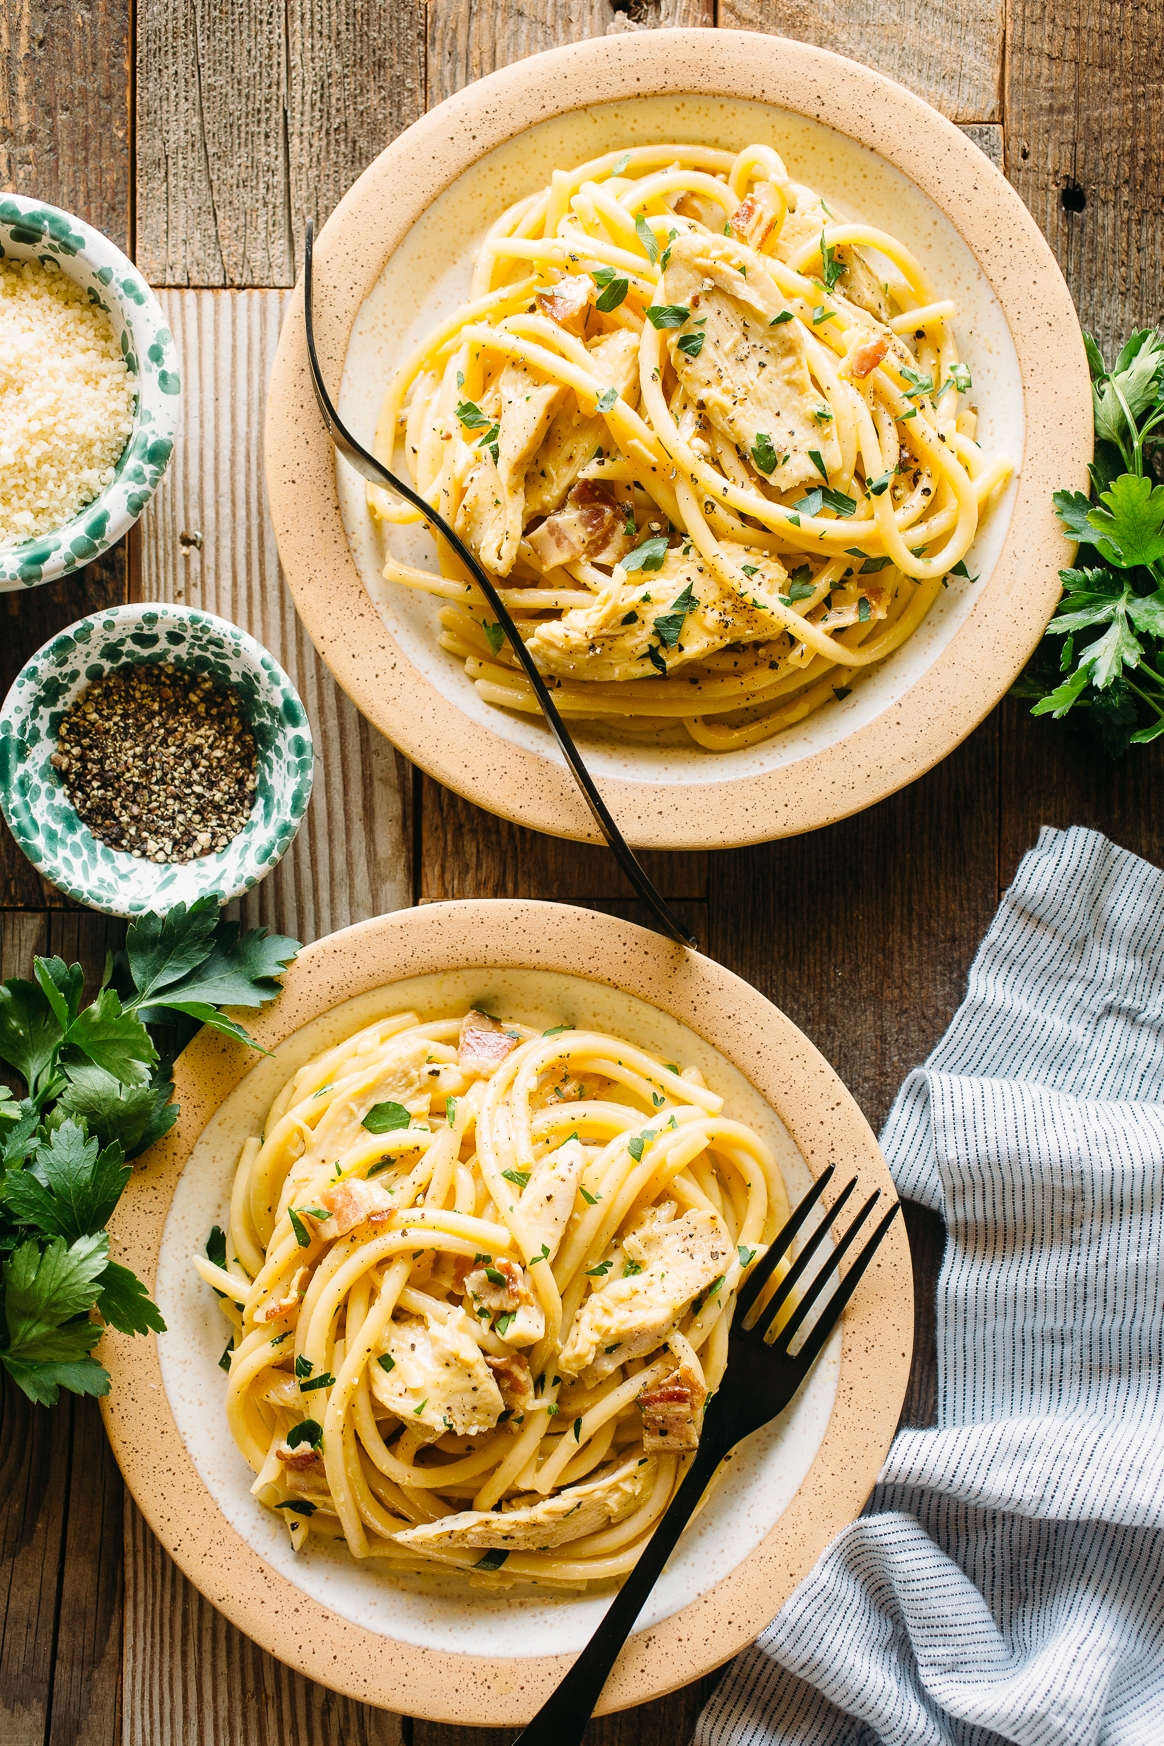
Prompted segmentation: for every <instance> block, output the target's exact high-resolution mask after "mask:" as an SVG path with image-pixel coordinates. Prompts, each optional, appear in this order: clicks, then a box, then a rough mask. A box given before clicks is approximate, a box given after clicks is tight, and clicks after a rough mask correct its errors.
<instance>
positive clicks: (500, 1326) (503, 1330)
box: [493, 1310, 517, 1340]
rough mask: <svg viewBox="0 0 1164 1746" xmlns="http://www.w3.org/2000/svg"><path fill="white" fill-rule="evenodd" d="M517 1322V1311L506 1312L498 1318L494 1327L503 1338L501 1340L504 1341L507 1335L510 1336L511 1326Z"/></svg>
mask: <svg viewBox="0 0 1164 1746" xmlns="http://www.w3.org/2000/svg"><path fill="white" fill-rule="evenodd" d="M516 1320H517V1311H516V1310H506V1311H505V1313H504V1314H503V1315H499V1316H498V1318H497V1320H496V1322H495V1323H494V1324H493V1325H494V1328H495V1329H496V1332H497V1333H498V1335H499V1336H500V1337H501V1339H503V1340H504V1338H505V1336H506V1334H508V1332H509V1330H510V1327H511V1325H512V1324H513V1323H514V1322H515V1321H516Z"/></svg>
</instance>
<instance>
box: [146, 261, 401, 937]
mask: <svg viewBox="0 0 1164 1746" xmlns="http://www.w3.org/2000/svg"><path fill="white" fill-rule="evenodd" d="M162 296H163V302H164V304H165V308H166V311H167V315H168V317H169V321H170V326H171V328H172V330H173V333H174V338H175V341H176V343H177V347H178V354H179V357H180V359H181V364H182V378H183V385H184V394H183V403H182V428H181V431H180V433H179V438H178V444H177V450H176V454H175V458H174V463H173V466H172V468H171V471H170V474H169V476H168V478H167V480H166V484H165V486H164V488H163V490H162V491H161V493H160V494H159V496H158V497H157V499H155V501H154V503H153V504H152V505H151V507H150V509H149V511H148V512H147V515H146V517H145V519H144V520H143V523H142V592H143V596H144V598H145V599H147V600H173V601H179V602H181V603H183V604H185V605H187V606H197V607H202V608H204V609H206V610H207V611H209V612H215V613H218V614H219V615H220V616H221V617H223V618H228V619H233V620H234V622H235V623H236V624H241V625H242V626H243V627H244V629H246V630H249V631H250V632H251V633H252V635H254V636H256V637H257V638H258V640H259V641H260V642H261V643H263V644H264V646H265V647H266V648H268V649H270V651H271V653H272V654H273V655H274V656H275V658H276V659H277V660H278V661H280V662H281V663H282V665H283V666H284V667H285V668H286V669H287V671H288V673H289V674H290V675H291V678H292V679H293V681H294V683H295V685H296V687H297V689H298V691H299V694H300V696H301V697H302V699H303V703H304V707H305V708H306V710H307V714H308V718H309V720H310V722H311V727H312V732H313V734H314V736H315V754H316V755H315V788H314V792H313V795H312V799H311V803H310V806H309V807H308V810H307V816H306V818H305V820H304V823H303V826H302V828H301V830H300V832H299V835H298V837H297V838H296V839H295V842H294V844H293V845H292V847H291V849H290V850H289V852H288V853H287V855H286V857H285V858H284V860H283V861H282V862H281V863H280V865H279V866H278V867H277V868H276V869H275V871H274V872H273V873H271V874H270V875H269V876H268V877H267V878H266V879H265V880H264V881H263V883H262V884H261V885H259V886H257V887H256V889H255V890H254V891H252V892H250V893H248V895H247V897H246V898H245V899H244V900H243V903H242V906H241V907H242V914H243V916H244V918H245V920H246V922H247V925H249V926H253V925H264V926H268V927H271V928H273V929H275V930H276V931H277V932H280V933H289V934H292V935H294V936H295V937H296V938H298V939H301V940H304V941H307V940H313V939H317V938H318V937H319V936H320V935H322V934H327V933H331V932H332V931H333V930H334V929H335V928H341V927H346V926H348V925H349V923H351V922H355V921H362V920H363V919H364V918H365V917H367V916H370V915H378V914H380V913H382V912H383V911H384V910H389V909H397V908H399V907H400V906H401V905H403V904H407V903H410V902H411V901H412V870H411V857H410V852H409V849H408V847H407V840H406V821H405V805H406V797H407V791H408V787H409V781H410V778H409V774H408V769H407V766H406V765H404V763H403V760H401V759H398V757H397V754H396V753H395V752H394V751H393V749H392V747H391V746H390V745H389V744H388V742H387V741H386V740H385V739H383V738H382V737H381V736H380V735H379V734H378V733H377V732H376V731H375V729H374V728H371V727H369V725H368V723H367V722H366V721H365V720H364V719H363V718H362V717H361V716H360V715H359V714H358V712H357V711H356V709H355V708H354V707H353V706H352V704H350V703H349V702H348V700H347V698H346V697H345V696H344V695H343V693H342V692H341V691H340V690H339V688H338V687H337V685H336V684H335V682H334V680H333V679H332V678H331V675H330V674H329V673H328V672H327V669H326V668H325V667H324V666H323V663H322V662H321V661H320V659H319V657H318V655H317V654H316V653H315V649H314V647H313V646H312V643H311V639H310V638H309V637H308V635H307V633H306V631H305V630H304V629H303V626H302V625H301V624H300V622H299V620H298V618H297V617H296V614H295V608H294V606H293V605H292V602H291V597H290V595H289V594H288V592H287V589H286V588H285V586H284V583H283V578H282V574H281V572H280V570H279V559H278V553H277V552H276V549H275V537H274V534H273V532H272V530H271V524H270V521H269V520H268V517H267V512H266V502H265V497H264V493H263V484H262V457H261V444H260V439H259V433H260V432H261V430H262V424H263V400H264V395H265V392H266V384H267V379H268V376H269V374H270V369H271V364H272V362H273V360H274V356H275V347H276V345H277V343H278V337H279V323H280V320H281V317H282V313H283V309H284V307H285V304H286V301H287V295H286V293H284V292H280V291H179V290H175V291H167V292H163V294H162Z"/></svg>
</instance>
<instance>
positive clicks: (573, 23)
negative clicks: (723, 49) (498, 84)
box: [425, 0, 714, 109]
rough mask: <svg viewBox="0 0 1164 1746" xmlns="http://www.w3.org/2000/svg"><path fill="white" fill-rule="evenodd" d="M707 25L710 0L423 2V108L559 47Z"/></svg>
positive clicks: (710, 17) (711, 10)
mask: <svg viewBox="0 0 1164 1746" xmlns="http://www.w3.org/2000/svg"><path fill="white" fill-rule="evenodd" d="M712 23H714V0H622V3H621V4H619V5H618V6H613V5H612V4H611V0H570V3H569V4H564V3H563V0H499V3H497V4H493V5H489V4H484V3H483V0H429V5H428V42H427V50H428V52H427V70H426V80H425V94H426V107H427V108H429V109H431V108H432V106H433V104H434V103H439V102H441V100H442V99H443V98H445V97H450V96H452V94H453V92H454V91H459V90H461V88H462V86H464V85H468V84H469V83H470V82H471V81H472V80H473V79H480V78H483V77H484V75H485V74H486V73H493V72H496V70H497V68H498V67H507V66H509V65H510V64H511V63H512V62H513V61H520V60H524V59H525V57H526V56H527V55H537V54H541V53H542V52H543V51H544V50H545V49H551V48H558V47H560V46H561V45H562V44H563V43H568V42H584V41H585V40H586V39H587V38H588V37H592V36H603V35H605V34H607V33H608V32H612V31H618V30H625V29H632V30H633V29H642V30H647V29H652V28H659V27H662V26H670V27H674V26H677V25H687V26H699V25H710V24H712Z"/></svg>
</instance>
